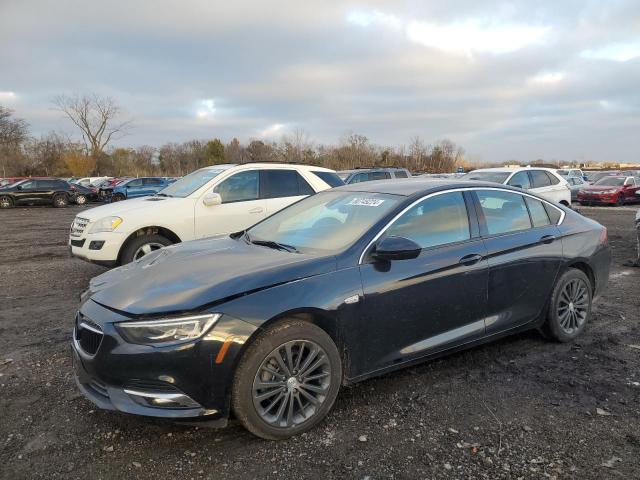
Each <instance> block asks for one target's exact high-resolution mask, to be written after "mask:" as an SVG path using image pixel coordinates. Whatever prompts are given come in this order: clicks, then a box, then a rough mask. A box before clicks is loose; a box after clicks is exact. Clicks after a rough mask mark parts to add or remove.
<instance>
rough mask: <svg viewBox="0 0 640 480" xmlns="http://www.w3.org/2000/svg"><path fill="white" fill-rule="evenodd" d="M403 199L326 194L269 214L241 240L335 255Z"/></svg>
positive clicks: (367, 194) (383, 195)
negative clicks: (269, 215)
mask: <svg viewBox="0 0 640 480" xmlns="http://www.w3.org/2000/svg"><path fill="white" fill-rule="evenodd" d="M403 199H404V197H401V196H397V195H389V194H382V193H368V192H331V191H326V192H322V193H318V194H316V195H313V196H311V197H307V198H305V199H304V200H301V201H299V202H297V203H295V204H293V205H292V206H290V207H288V208H285V209H284V210H281V211H280V212H278V213H276V214H274V215H272V216H271V217H269V218H267V219H266V220H264V221H263V222H261V223H259V224H257V225H256V226H255V227H252V228H250V229H249V230H248V231H247V235H246V236H245V238H246V239H247V240H249V241H250V242H253V243H257V244H260V243H262V244H264V243H265V242H268V243H273V244H279V245H285V246H287V247H289V248H290V249H291V250H298V251H302V252H317V253H338V252H340V251H341V250H343V249H345V248H346V247H348V246H349V245H351V244H352V243H353V242H355V241H356V240H357V239H358V238H360V237H361V236H362V235H363V234H364V233H365V232H366V231H367V230H368V229H369V228H371V226H373V225H374V224H375V223H376V222H377V221H378V220H380V219H381V218H382V217H383V216H384V215H386V214H387V213H388V212H389V211H390V210H391V209H392V208H394V207H395V206H396V205H397V204H398V203H399V202H401V201H402V200H403Z"/></svg>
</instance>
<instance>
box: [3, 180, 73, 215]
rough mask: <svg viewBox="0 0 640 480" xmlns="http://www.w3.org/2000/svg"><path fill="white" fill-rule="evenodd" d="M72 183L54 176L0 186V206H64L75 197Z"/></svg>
mask: <svg viewBox="0 0 640 480" xmlns="http://www.w3.org/2000/svg"><path fill="white" fill-rule="evenodd" d="M75 195H76V190H75V188H74V186H73V185H69V183H67V182H65V181H64V180H60V179H56V178H29V179H26V180H22V181H20V182H16V183H14V184H11V185H8V186H6V187H4V188H0V208H11V207H14V206H17V205H52V206H54V207H58V208H60V207H66V206H67V205H69V203H71V202H73V201H74V199H75Z"/></svg>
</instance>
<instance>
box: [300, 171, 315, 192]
mask: <svg viewBox="0 0 640 480" xmlns="http://www.w3.org/2000/svg"><path fill="white" fill-rule="evenodd" d="M296 175H297V176H298V195H313V194H314V193H316V192H315V190H314V189H313V188H311V185H309V182H307V181H306V180H305V179H304V178H303V177H302V175H300V172H296Z"/></svg>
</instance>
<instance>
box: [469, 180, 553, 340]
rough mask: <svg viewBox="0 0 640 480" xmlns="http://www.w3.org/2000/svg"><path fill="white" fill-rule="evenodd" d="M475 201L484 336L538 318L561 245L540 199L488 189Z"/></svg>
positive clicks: (550, 282)
mask: <svg viewBox="0 0 640 480" xmlns="http://www.w3.org/2000/svg"><path fill="white" fill-rule="evenodd" d="M475 198H476V201H477V204H476V209H477V211H478V217H479V220H480V232H481V235H482V236H483V238H484V244H485V246H486V248H487V255H488V256H487V258H488V261H489V289H488V292H489V303H488V317H487V334H490V333H495V332H498V331H503V330H508V329H510V328H514V327H517V326H520V325H524V324H525V323H528V322H531V321H533V320H535V319H536V318H538V316H539V315H541V314H542V313H543V309H544V308H545V306H546V304H547V301H548V299H549V296H550V294H551V290H552V288H553V285H554V283H555V279H556V276H557V274H558V271H559V269H560V265H561V263H562V242H561V240H560V239H559V236H560V232H559V230H558V228H557V226H556V225H555V224H553V223H552V222H551V220H550V219H549V216H548V214H547V211H546V209H545V207H544V205H543V203H542V202H541V201H540V200H537V199H535V198H533V197H529V196H527V195H522V194H519V193H516V192H508V191H505V190H492V189H486V190H485V189H478V190H476V191H475ZM550 208H553V207H550Z"/></svg>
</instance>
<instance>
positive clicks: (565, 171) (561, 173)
mask: <svg viewBox="0 0 640 480" xmlns="http://www.w3.org/2000/svg"><path fill="white" fill-rule="evenodd" d="M556 172H557V173H558V174H559V175H565V176H567V175H569V173H571V172H570V171H569V170H556Z"/></svg>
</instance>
